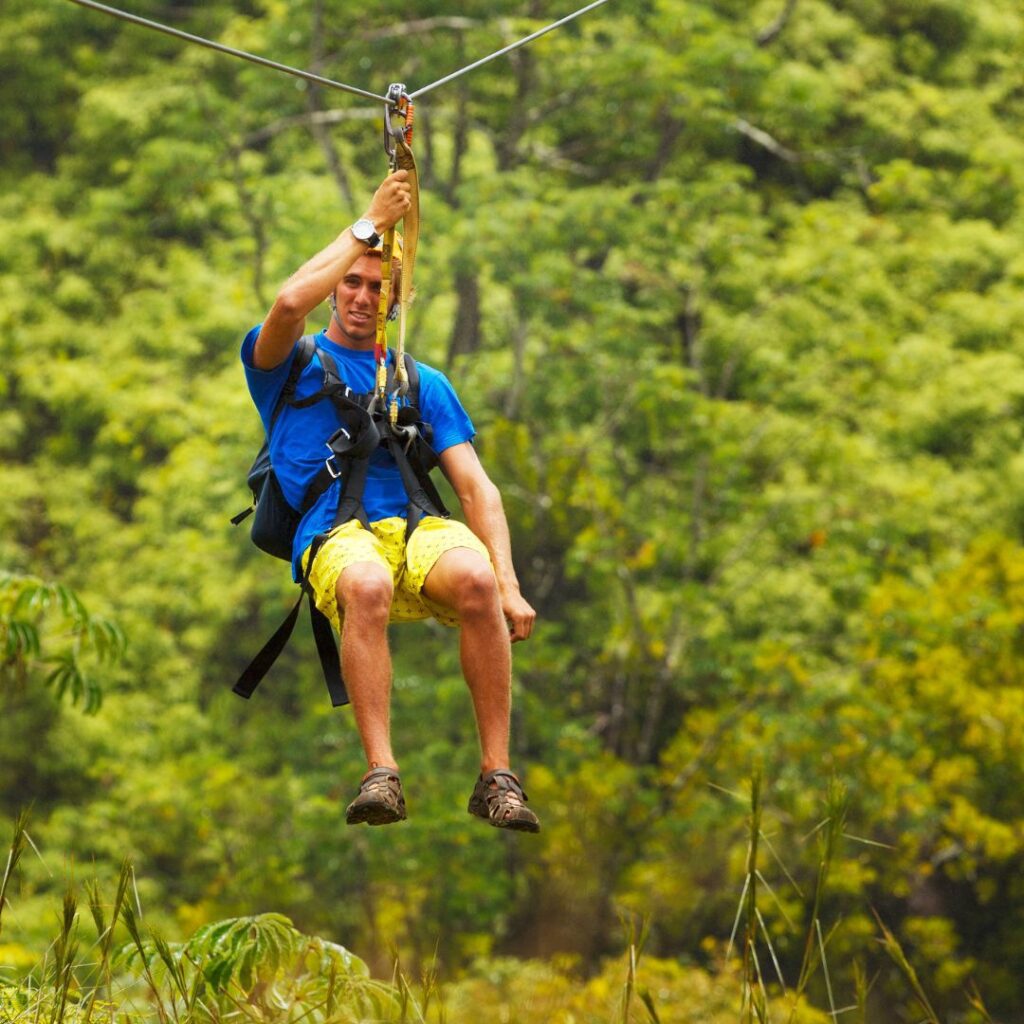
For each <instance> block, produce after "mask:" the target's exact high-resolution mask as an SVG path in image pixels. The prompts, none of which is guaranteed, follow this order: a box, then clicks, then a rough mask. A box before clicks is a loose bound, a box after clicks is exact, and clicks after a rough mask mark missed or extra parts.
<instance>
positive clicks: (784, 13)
mask: <svg viewBox="0 0 1024 1024" xmlns="http://www.w3.org/2000/svg"><path fill="white" fill-rule="evenodd" d="M795 9H796V0H786V6H785V7H783V8H782V10H781V12H780V13H779V16H778V17H777V18H776V19H775V20H774V21H773V22H771V23H770V24H768V25H765V27H764V28H763V29H761V31H760V32H758V33H757V37H756V40H757V45H758V46H767V45H768V44H769V43H771V42H774V40H775V39H777V38H778V37H779V36H780V35H781V34H782V30H783V29H784V28H785V27H786V25H787V24H788V23H789V19H790V18H791V17H792V16H793V11H794V10H795Z"/></svg>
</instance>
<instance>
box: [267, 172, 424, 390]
mask: <svg viewBox="0 0 1024 1024" xmlns="http://www.w3.org/2000/svg"><path fill="white" fill-rule="evenodd" d="M408 177H409V174H408V172H407V171H395V172H394V174H390V175H388V177H387V178H385V179H384V181H383V182H382V183H381V185H380V187H379V188H378V189H377V191H376V192H375V193H374V194H373V199H372V200H371V201H370V206H369V208H368V209H367V211H366V213H364V214H363V217H362V218H360V219H363V220H369V221H372V222H373V226H374V230H375V231H376V232H377V233H378V234H383V232H385V231H386V230H387V229H388V228H390V227H393V226H394V225H395V224H397V223H398V221H400V220H401V219H402V217H403V216H404V215H405V211H406V210H408V209H409V204H410V203H411V201H412V200H411V186H410V185H409V182H408ZM366 250H367V243H366V242H364V241H360V240H359V239H358V238H356V237H355V235H353V234H352V229H351V228H345V230H344V231H342V233H341V234H340V235H338V237H337V238H336V239H335V240H334V241H333V242H331V244H330V245H328V246H327V247H326V248H325V249H322V250H321V251H320V252H318V253H317V254H316V255H315V256H314V257H313V258H312V259H311V260H309V261H308V262H307V263H305V264H303V266H301V267H300V268H299V269H298V270H296V271H295V273H294V274H292V276H291V277H289V278H288V280H287V281H285V283H284V285H283V286H282V288H281V290H280V291H279V292H278V293H277V298H276V299H274V304H273V306H271V307H270V312H269V313H267V315H266V318H265V319H264V321H263V326H262V328H261V329H260V333H259V337H258V338H257V339H256V347H255V349H254V351H253V363H254V364H255V365H256V367H257V369H260V370H271V369H273V368H274V367H275V366H278V365H280V364H281V363H283V362H284V361H285V359H287V358H288V354H289V353H290V352H291V350H292V347H293V346H294V345H295V342H296V341H298V340H299V338H301V337H302V332H303V330H304V329H305V326H306V317H307V316H308V315H309V314H310V313H312V312H313V310H314V309H316V307H317V306H319V305H320V303H321V302H323V301H324V299H326V298H327V296H328V295H330V294H331V293H332V292H333V291H334V289H335V288H337V286H338V282H339V281H340V280H341V279H342V278H343V277H344V276H345V274H346V273H347V272H348V270H349V268H350V267H351V266H352V264H353V263H355V261H356V260H357V259H359V257H360V256H362V255H363V253H364V252H366Z"/></svg>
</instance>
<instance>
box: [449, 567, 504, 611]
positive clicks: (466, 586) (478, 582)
mask: <svg viewBox="0 0 1024 1024" xmlns="http://www.w3.org/2000/svg"><path fill="white" fill-rule="evenodd" d="M498 604H499V601H498V581H497V580H496V579H495V578H494V572H493V570H492V569H491V567H490V565H488V564H487V563H486V562H485V561H483V559H481V560H480V561H479V563H476V562H473V563H470V564H469V565H467V566H466V567H465V568H464V569H463V570H462V572H461V573H460V574H459V579H458V583H457V585H456V587H455V610H456V611H457V612H458V613H459V615H461V616H463V617H466V616H472V615H484V614H490V613H491V612H492V611H493V610H494V608H495V607H497V606H498Z"/></svg>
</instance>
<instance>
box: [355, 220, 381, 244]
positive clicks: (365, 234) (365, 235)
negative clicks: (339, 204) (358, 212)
mask: <svg viewBox="0 0 1024 1024" xmlns="http://www.w3.org/2000/svg"><path fill="white" fill-rule="evenodd" d="M352 234H353V236H354V237H355V238H356V239H357V240H358V241H360V242H365V243H366V244H367V245H368V246H369V247H370V248H371V249H374V248H376V247H377V246H378V245H380V235H378V234H377V229H376V228H375V227H374V226H373V221H372V220H368V219H367V218H366V217H360V218H359V220H357V221H356V222H355V224H353V225H352Z"/></svg>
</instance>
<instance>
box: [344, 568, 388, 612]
mask: <svg viewBox="0 0 1024 1024" xmlns="http://www.w3.org/2000/svg"><path fill="white" fill-rule="evenodd" d="M336 593H337V597H338V603H339V604H340V605H341V607H342V608H343V609H344V610H345V615H346V617H347V616H349V615H356V616H357V617H359V618H364V619H369V620H371V621H376V620H381V621H383V622H385V623H386V622H387V620H388V615H389V613H390V611H391V597H392V595H393V593H394V585H393V583H392V582H391V576H390V575H389V574H388V573H387V571H386V570H384V569H381V568H379V567H377V566H375V565H353V566H349V568H347V569H346V570H345V571H344V572H343V573H342V574H341V576H339V577H338V585H337V589H336Z"/></svg>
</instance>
